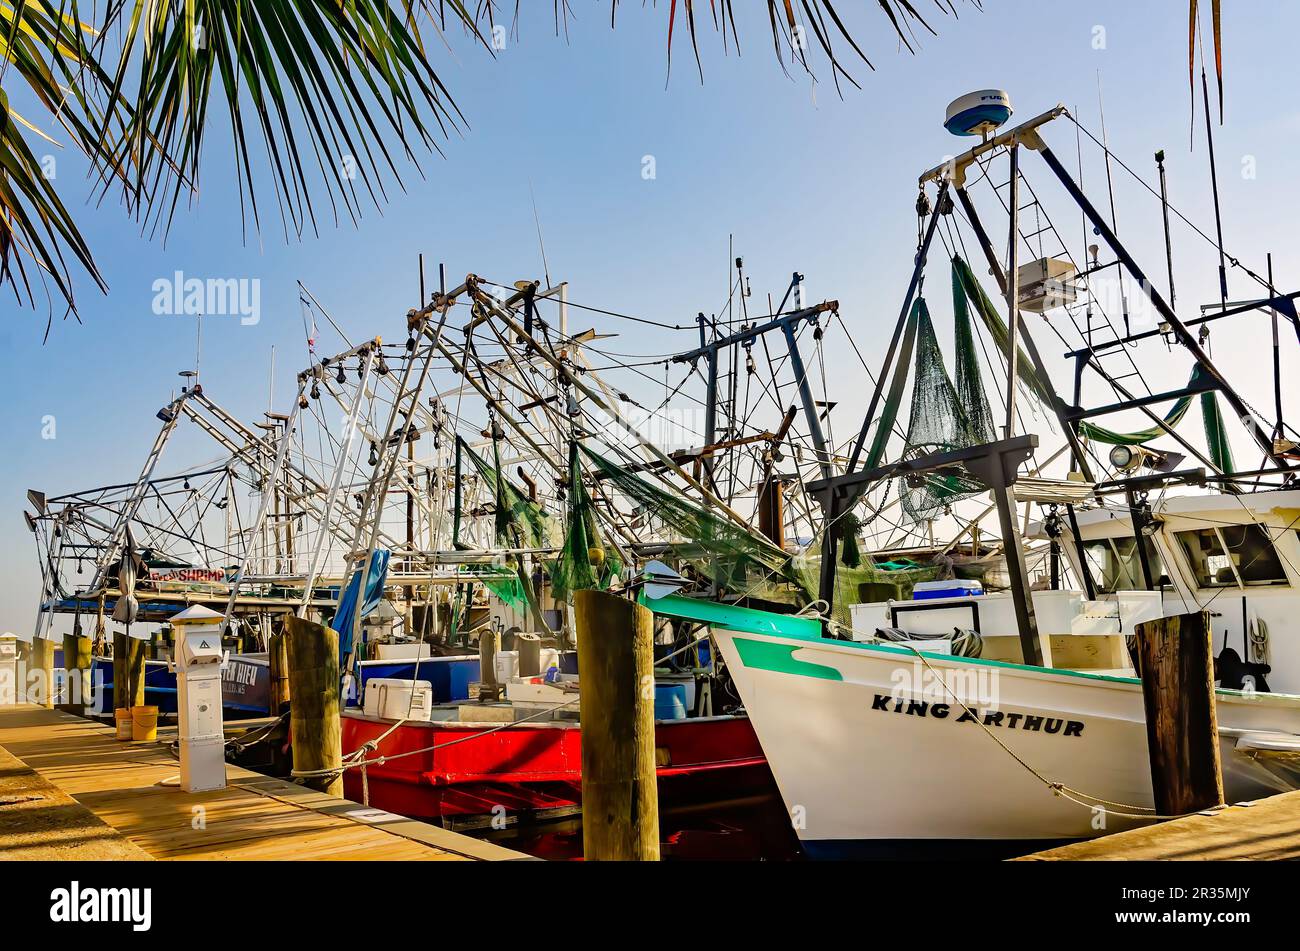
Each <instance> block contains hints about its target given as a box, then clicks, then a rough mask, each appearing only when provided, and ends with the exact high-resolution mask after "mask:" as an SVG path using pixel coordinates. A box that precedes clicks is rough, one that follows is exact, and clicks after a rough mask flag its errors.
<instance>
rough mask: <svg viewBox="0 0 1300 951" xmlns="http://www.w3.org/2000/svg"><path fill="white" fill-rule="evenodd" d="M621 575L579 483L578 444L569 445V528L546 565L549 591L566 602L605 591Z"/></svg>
mask: <svg viewBox="0 0 1300 951" xmlns="http://www.w3.org/2000/svg"><path fill="white" fill-rule="evenodd" d="M622 571H623V563H622V560H621V559H620V558H619V556H618V550H617V549H616V548H614V546H613V545H610V544H608V543H607V542H606V540H605V539H604V537H603V536H602V534H601V531H600V524H599V521H598V520H597V517H596V507H595V506H594V505H593V504H592V501H591V495H590V493H588V492H587V487H586V486H585V485H584V484H583V482H582V467H581V464H580V462H579V459H578V444H577V443H576V442H573V443H570V445H569V524H568V529H567V531H566V532H565V537H564V548H563V549H561V551H560V557H559V558H557V559H556V560H555V561H554V562H552V563H551V565H550V575H551V590H552V592H553V593H554V595H555V596H556V597H557V598H561V599H563V600H566V601H567V600H568V599H569V598H570V597H571V596H572V595H573V592H575V591H582V590H585V589H590V588H596V589H599V590H602V591H603V590H606V589H608V588H609V586H610V583H611V582H612V581H614V579H616V578H617V577H618V576H619V575H620V574H621V573H622Z"/></svg>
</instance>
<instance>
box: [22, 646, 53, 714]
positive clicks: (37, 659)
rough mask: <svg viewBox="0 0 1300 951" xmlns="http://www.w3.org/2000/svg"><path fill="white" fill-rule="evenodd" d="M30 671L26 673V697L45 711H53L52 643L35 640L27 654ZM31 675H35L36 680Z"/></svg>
mask: <svg viewBox="0 0 1300 951" xmlns="http://www.w3.org/2000/svg"><path fill="white" fill-rule="evenodd" d="M28 656H29V657H30V658H31V669H30V670H29V671H28V672H27V677H28V680H27V684H26V689H27V697H28V701H29V702H31V703H35V704H39V705H40V706H43V707H45V708H46V709H47V710H52V709H54V642H53V641H47V640H46V639H45V638H43V637H37V638H35V639H34V640H33V641H32V643H31V649H30V651H29V652H28ZM32 674H37V675H38V677H37V678H36V679H33V678H32Z"/></svg>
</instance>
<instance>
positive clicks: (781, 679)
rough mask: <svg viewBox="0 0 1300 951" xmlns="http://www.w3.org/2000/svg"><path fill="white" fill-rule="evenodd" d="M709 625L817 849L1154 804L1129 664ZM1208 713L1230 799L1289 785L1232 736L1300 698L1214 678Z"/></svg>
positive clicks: (1289, 712) (1021, 826) (998, 831)
mask: <svg viewBox="0 0 1300 951" xmlns="http://www.w3.org/2000/svg"><path fill="white" fill-rule="evenodd" d="M714 636H715V637H716V639H717V641H718V644H719V646H720V648H721V650H722V653H723V656H724V657H725V659H726V661H727V665H728V668H729V670H730V671H731V674H732V676H733V678H734V679H735V682H736V686H737V688H738V689H739V691H740V695H741V697H742V699H743V700H744V702H745V706H746V708H747V710H748V712H749V715H750V718H751V719H752V721H753V724H754V728H755V730H756V731H757V733H758V737H759V740H760V742H761V743H762V746H763V750H764V753H765V755H766V756H767V758H768V762H769V763H770V765H771V767H772V772H773V774H774V775H775V777H776V781H777V784H778V785H779V786H780V789H781V794H782V796H783V798H784V800H785V804H786V806H787V808H788V809H789V810H790V814H791V819H792V822H793V824H794V826H795V829H796V831H797V832H798V834H799V836H800V839H801V840H802V841H803V843H804V844H805V846H806V847H808V849H809V851H810V853H811V854H813V855H817V854H821V853H826V854H850V853H854V852H859V850H860V848H861V847H863V846H867V847H870V846H873V845H875V846H884V847H890V846H892V847H893V850H894V851H900V850H901V851H907V849H906V848H905V847H906V846H907V845H909V844H910V845H919V846H924V845H926V844H930V845H932V846H933V845H938V844H940V843H954V844H955V843H967V844H973V843H1008V842H1014V843H1019V844H1020V845H1022V846H1023V847H1024V848H1023V849H1022V851H1028V850H1029V848H1030V846H1031V845H1032V843H1035V842H1044V843H1046V842H1058V841H1065V840H1071V839H1081V838H1089V837H1093V836H1097V835H1103V834H1106V833H1109V832H1116V831H1120V830H1122V829H1125V828H1130V827H1133V826H1136V825H1143V824H1146V822H1147V821H1149V820H1144V819H1135V818H1130V817H1128V816H1127V815H1125V814H1126V813H1127V814H1135V815H1146V814H1148V813H1147V811H1148V810H1151V809H1152V808H1153V799H1152V791H1151V776H1150V767H1149V764H1148V759H1147V740H1146V723H1145V717H1144V715H1143V706H1142V690H1141V684H1140V683H1139V682H1138V681H1137V680H1135V679H1132V678H1120V677H1109V676H1097V675H1087V674H1079V673H1074V672H1071V671H1053V670H1043V669H1035V668H1027V667H1023V666H1020V665H1012V664H1001V663H997V662H990V661H981V660H976V659H970V658H960V657H951V656H943V655H931V654H927V655H926V656H925V662H922V661H921V660H920V659H919V658H918V657H917V655H916V654H914V653H912V652H911V651H910V650H907V649H903V648H897V647H889V646H885V645H875V644H863V643H852V642H844V641H832V640H804V639H799V638H784V637H778V636H768V635H755V634H748V633H736V632H734V631H727V630H721V629H715V630H714ZM944 683H947V684H948V688H949V689H951V690H952V691H953V692H955V693H956V694H957V695H958V696H959V697H960V698H961V700H962V701H964V702H965V704H966V705H967V707H969V710H967V709H966V708H964V707H963V706H962V705H961V704H960V703H958V702H957V701H956V700H954V698H953V697H952V696H951V695H950V694H949V693H948V691H947V690H945V689H944V686H943V684H944ZM1218 717H1219V727H1220V735H1221V740H1222V744H1223V747H1222V753H1223V766H1224V784H1225V793H1226V796H1227V800H1228V801H1229V802H1238V801H1244V800H1250V799H1256V798H1259V797H1261V796H1264V795H1270V794H1273V793H1275V792H1279V791H1283V790H1285V789H1288V788H1291V787H1290V786H1289V785H1287V783H1285V782H1284V781H1283V780H1281V779H1279V778H1277V777H1276V776H1275V775H1273V773H1272V772H1270V771H1269V770H1268V769H1266V768H1264V767H1263V766H1261V765H1260V764H1259V763H1258V762H1256V761H1255V760H1253V759H1251V758H1248V757H1246V756H1244V755H1242V754H1239V753H1235V752H1234V748H1235V746H1236V744H1237V740H1238V737H1239V736H1240V735H1241V733H1242V732H1244V731H1250V732H1254V731H1276V732H1278V733H1281V734H1300V698H1298V697H1290V696H1281V695H1275V694H1254V695H1248V694H1242V693H1238V692H1234V691H1222V692H1220V695H1219V704H1218ZM985 726H987V730H986V729H984V727H985ZM999 741H1000V743H1001V744H1004V745H1005V747H1006V749H1004V748H1003V746H1002V745H999ZM1012 754H1015V755H1014V756H1013V755H1012ZM1015 757H1019V758H1020V759H1021V760H1023V761H1024V763H1025V764H1027V765H1028V766H1029V767H1032V768H1033V770H1035V771H1037V773H1038V774H1040V775H1041V776H1042V777H1043V778H1044V779H1046V780H1048V781H1050V782H1053V783H1061V784H1063V785H1064V786H1065V787H1068V788H1069V789H1073V790H1078V791H1079V792H1080V793H1082V794H1084V795H1081V796H1076V798H1079V799H1082V800H1084V802H1085V803H1088V805H1080V804H1078V803H1076V802H1073V801H1071V800H1070V799H1069V798H1066V797H1065V796H1063V795H1058V794H1057V793H1056V792H1054V791H1053V790H1052V789H1051V788H1050V787H1049V786H1048V785H1046V784H1045V783H1044V781H1043V780H1042V779H1039V778H1037V777H1036V776H1035V775H1034V773H1033V772H1031V771H1030V769H1029V768H1027V767H1026V765H1022V764H1021V763H1020V762H1018V761H1017V759H1016V758H1015ZM1072 795H1073V794H1072ZM1088 797H1096V799H1100V800H1106V801H1107V802H1105V803H1097V802H1096V799H1090V798H1088Z"/></svg>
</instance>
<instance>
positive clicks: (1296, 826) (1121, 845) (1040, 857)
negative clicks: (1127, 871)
mask: <svg viewBox="0 0 1300 951" xmlns="http://www.w3.org/2000/svg"><path fill="white" fill-rule="evenodd" d="M1234 859H1273V860H1280V859H1300V792H1289V793H1281V794H1279V795H1276V796H1269V797H1268V798H1267V799H1257V800H1255V801H1254V802H1252V803H1242V804H1239V805H1235V806H1229V807H1227V808H1226V809H1220V810H1217V811H1215V812H1212V813H1208V814H1198V815H1194V816H1186V817H1184V818H1182V819H1171V820H1169V821H1168V822H1161V823H1158V824H1155V825H1151V826H1148V827H1146V828H1143V829H1130V830H1128V831H1127V832H1116V833H1114V834H1113V835H1107V836H1102V837H1101V838H1099V839H1089V840H1088V841H1086V842H1075V843H1072V844H1070V845H1064V846H1061V847H1060V848H1056V849H1049V850H1048V851H1046V852H1038V853H1035V854H1034V855H1026V856H1024V857H1023V858H1021V859H1019V860H1018V861H1022V862H1023V861H1030V862H1059V861H1159V860H1181V861H1198V862H1199V861H1227V860H1234Z"/></svg>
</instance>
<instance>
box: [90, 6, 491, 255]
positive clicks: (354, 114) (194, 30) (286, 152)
mask: <svg viewBox="0 0 1300 951" xmlns="http://www.w3.org/2000/svg"><path fill="white" fill-rule="evenodd" d="M419 6H423V4H419ZM416 7H417V4H416V3H415V2H414V0H404V2H397V3H394V2H390V0H346V2H340V0H257V2H252V0H183V2H166V0H110V2H109V6H108V8H107V10H106V12H105V14H104V23H105V26H106V27H107V26H109V25H112V24H116V25H118V27H119V28H120V29H121V31H122V41H121V49H120V52H119V55H118V62H117V65H116V69H115V72H114V75H113V77H112V80H111V82H110V85H109V89H108V96H109V97H110V100H111V101H118V100H121V101H123V102H124V103H125V104H126V106H127V107H128V109H129V118H128V120H127V121H126V123H125V127H124V129H123V130H122V131H121V133H120V134H114V133H113V131H112V130H110V129H107V128H106V129H105V130H104V134H103V136H102V138H101V142H100V145H101V154H102V156H103V160H104V162H105V165H106V167H108V168H129V169H130V170H131V176H132V180H131V182H130V187H129V191H130V192H131V193H133V194H135V195H137V196H142V197H143V198H144V199H145V200H144V201H142V202H140V203H138V204H137V205H136V208H137V209H138V211H139V213H140V216H141V218H142V220H144V221H145V222H146V223H149V222H150V220H151V221H152V225H153V226H154V227H155V228H156V229H161V230H164V231H165V230H166V228H167V227H168V225H169V224H170V223H171V220H172V218H173V216H174V214H175V212H176V208H177V206H178V203H179V201H180V198H181V197H182V195H183V194H185V193H187V192H188V191H190V190H191V189H195V188H197V187H198V186H199V184H200V168H201V158H202V154H203V146H204V135H205V132H206V131H207V129H208V127H209V112H208V110H209V108H210V107H211V106H212V105H214V104H215V105H216V106H217V108H218V109H219V110H222V111H224V112H225V114H226V115H225V121H226V123H227V124H228V128H229V134H230V137H231V140H232V141H233V143H234V147H235V153H236V176H237V178H238V181H239V190H240V195H241V196H242V197H244V198H245V199H246V202H247V209H248V211H249V212H251V216H252V220H251V222H248V221H246V222H245V228H246V229H247V228H248V226H249V225H250V224H251V226H252V228H253V229H254V230H258V229H260V228H261V226H262V219H263V202H262V200H261V199H260V191H259V182H258V175H257V174H255V169H257V168H258V167H260V164H259V160H258V158H257V157H256V156H255V154H254V153H255V152H256V151H257V149H259V148H260V149H262V150H264V152H265V166H266V169H267V172H266V174H267V176H268V177H269V178H270V179H271V181H272V183H273V185H274V189H275V195H276V200H277V203H278V206H279V210H280V216H281V221H282V224H283V226H284V228H285V231H286V236H287V235H288V234H289V233H290V232H291V233H292V234H293V235H295V236H301V235H302V233H303V232H304V231H305V230H308V229H310V230H312V231H316V230H318V221H317V213H316V210H315V208H314V206H313V203H312V196H313V195H314V194H315V193H316V191H317V189H318V188H319V187H322V186H323V188H324V192H325V194H326V196H327V197H328V201H329V205H330V207H331V210H332V217H333V219H334V221H335V223H337V222H338V220H339V217H340V213H342V214H345V215H346V216H347V217H348V218H350V219H352V220H353V221H355V220H356V219H357V218H358V216H359V215H360V214H361V212H362V208H363V205H365V204H367V203H369V204H373V205H375V206H379V205H381V204H382V203H383V202H384V201H385V200H386V199H387V197H388V196H387V191H386V187H385V184H384V182H385V178H391V180H392V181H395V182H397V183H398V184H399V185H400V183H401V175H400V172H399V169H398V163H397V159H398V158H401V159H403V160H406V161H411V162H413V163H415V164H416V166H417V168H418V156H417V155H416V150H417V149H420V150H425V151H427V150H430V149H432V150H438V149H439V145H438V141H437V139H438V138H441V137H446V136H448V135H450V134H452V133H455V132H459V131H460V130H461V129H462V128H463V126H464V124H465V123H464V116H463V115H462V114H461V112H460V110H459V109H458V108H457V106H456V104H455V102H454V101H453V100H452V97H451V95H450V93H449V92H448V91H447V89H446V87H445V86H444V85H443V83H442V81H441V80H440V79H439V78H438V76H437V74H436V73H435V72H434V70H433V68H432V66H431V65H430V64H429V60H428V58H427V56H426V54H425V51H424V48H423V40H422V39H421V37H420V36H419V31H418V27H417V26H416V23H415V16H414V14H415V12H416ZM441 7H442V8H443V15H444V16H445V11H446V8H450V11H451V13H452V16H453V18H454V20H456V21H458V22H460V23H461V24H462V25H464V26H465V27H467V28H468V29H470V30H471V32H475V33H476V32H477V30H476V28H475V26H474V22H475V17H474V15H473V14H472V13H471V12H470V11H469V10H467V9H466V7H465V6H464V4H463V3H462V2H461V0H445V2H444V3H442V4H441Z"/></svg>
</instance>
